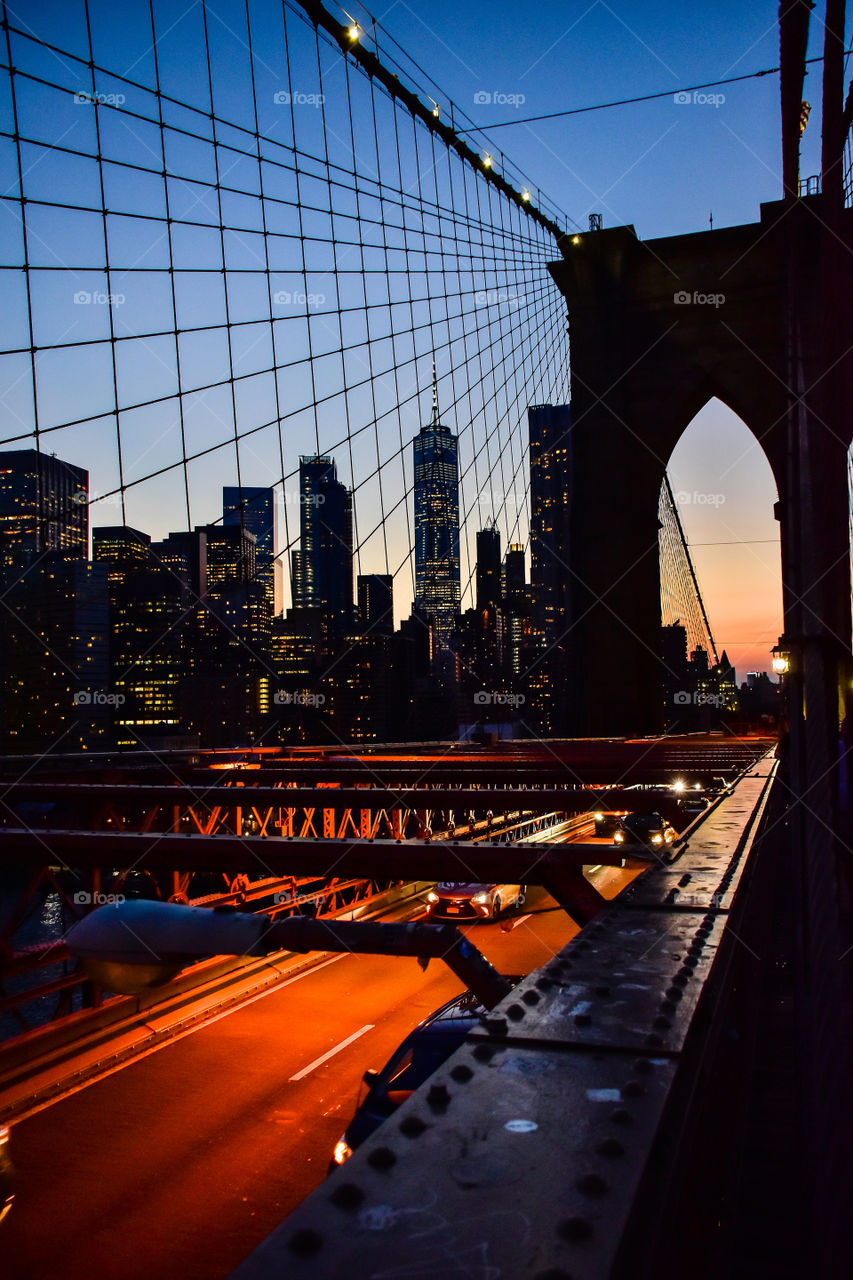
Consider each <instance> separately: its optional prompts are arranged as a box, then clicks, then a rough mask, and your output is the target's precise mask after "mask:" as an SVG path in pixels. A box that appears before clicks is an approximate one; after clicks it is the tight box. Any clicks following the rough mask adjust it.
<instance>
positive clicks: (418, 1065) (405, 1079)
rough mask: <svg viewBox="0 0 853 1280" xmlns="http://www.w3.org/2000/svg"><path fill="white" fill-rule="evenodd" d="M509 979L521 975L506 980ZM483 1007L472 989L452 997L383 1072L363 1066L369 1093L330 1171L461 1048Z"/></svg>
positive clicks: (340, 1142) (514, 979) (409, 1038)
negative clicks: (365, 1068)
mask: <svg viewBox="0 0 853 1280" xmlns="http://www.w3.org/2000/svg"><path fill="white" fill-rule="evenodd" d="M507 981H508V982H511V983H513V984H515V983H517V982H520V981H521V979H520V978H519V977H517V976H516V977H511V978H508V979H507ZM486 1013H487V1010H486V1009H485V1008H484V1007H483V1005H481V1004H480V1002H479V1001H478V999H477V997H476V996H475V995H474V994H473V992H471V991H463V993H462V995H460V996H454V997H453V999H452V1000H448V1001H447V1003H446V1004H443V1005H442V1006H441V1008H440V1009H436V1011H435V1012H434V1013H431V1014H430V1015H429V1017H428V1018H425V1019H424V1021H423V1022H421V1023H420V1024H419V1025H418V1026H417V1027H415V1029H414V1031H411V1032H410V1033H409V1034H408V1035H407V1036H406V1038H405V1040H404V1041H403V1042H402V1044H401V1045H399V1047H398V1048H397V1049H395V1051H394V1052H393V1053H392V1054H391V1057H390V1058H389V1059H388V1061H387V1062H386V1063H385V1066H384V1067H383V1068H382V1070H381V1071H365V1073H364V1083H365V1085H366V1086H367V1093H366V1095H365V1096H364V1097H363V1098H360V1099H359V1103H358V1106H357V1107H356V1111H355V1115H354V1116H353V1118H352V1120H350V1122H349V1124H348V1125H347V1127H346V1130H345V1131H344V1133H343V1134H342V1136H341V1137H340V1138H339V1140H338V1142H337V1143H336V1144H335V1149H334V1152H333V1155H332V1160H331V1164H330V1165H329V1171H330V1172H331V1170H332V1169H333V1168H334V1167H335V1165H340V1164H344V1163H345V1161H347V1160H348V1159H349V1157H350V1156H351V1155H352V1153H353V1151H355V1149H356V1147H359V1146H361V1144H362V1143H363V1142H365V1141H366V1140H367V1139H368V1138H369V1137H370V1136H371V1135H372V1134H373V1133H374V1132H375V1131H376V1130H377V1129H378V1128H379V1126H380V1125H381V1124H382V1123H383V1121H385V1120H387V1119H388V1117H389V1116H390V1115H393V1114H394V1112H395V1111H396V1110H397V1108H398V1107H400V1106H401V1105H402V1104H403V1103H404V1102H405V1101H406V1099H407V1098H408V1097H410V1096H411V1094H412V1092H413V1091H414V1090H415V1089H418V1088H419V1087H420V1086H421V1085H422V1084H423V1083H424V1081H425V1080H428V1079H429V1077H430V1076H431V1075H432V1074H433V1072H434V1071H437V1070H438V1068H439V1067H440V1066H441V1065H442V1064H443V1063H444V1062H446V1061H447V1059H448V1058H449V1057H450V1055H451V1054H452V1053H455V1052H456V1050H457V1049H458V1048H459V1047H460V1045H461V1044H462V1042H463V1041H464V1040H465V1037H466V1036H467V1035H468V1032H469V1031H471V1030H472V1029H473V1028H474V1027H475V1026H477V1023H478V1021H479V1019H480V1018H481V1017H484V1016H485V1015H486Z"/></svg>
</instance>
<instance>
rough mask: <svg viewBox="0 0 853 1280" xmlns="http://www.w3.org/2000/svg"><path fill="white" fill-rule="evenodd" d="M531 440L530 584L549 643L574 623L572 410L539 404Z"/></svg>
mask: <svg viewBox="0 0 853 1280" xmlns="http://www.w3.org/2000/svg"><path fill="white" fill-rule="evenodd" d="M527 421H528V427H529V435H530V585H531V588H532V594H533V607H534V611H535V615H534V616H535V619H536V622H537V624H538V626H539V627H540V628H541V629H542V630H543V631H544V633H545V637H546V639H547V641H548V642H549V643H551V642H552V641H555V640H560V639H561V638H562V637H564V636H565V635H566V632H567V630H568V627H569V620H570V616H571V614H570V597H571V573H570V570H569V565H570V564H571V547H570V537H569V529H570V524H569V519H570V514H571V483H572V453H571V444H572V439H571V410H570V406H569V405H567V404H556V405H551V404H537V405H531V406H530V408H529V409H528V410H527Z"/></svg>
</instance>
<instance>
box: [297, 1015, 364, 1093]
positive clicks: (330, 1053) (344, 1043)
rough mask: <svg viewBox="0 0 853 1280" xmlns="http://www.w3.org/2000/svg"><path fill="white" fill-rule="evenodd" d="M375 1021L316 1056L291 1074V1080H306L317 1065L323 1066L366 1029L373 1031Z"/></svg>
mask: <svg viewBox="0 0 853 1280" xmlns="http://www.w3.org/2000/svg"><path fill="white" fill-rule="evenodd" d="M374 1026H375V1023H373V1022H368V1024H367V1026H365V1027H362V1028H361V1030H360V1031H353V1033H352V1035H351V1036H347V1038H346V1040H342V1041H341V1043H340V1044H336V1045H335V1047H334V1049H330V1050H329V1051H328V1053H324V1054H323V1055H322V1057H319V1058H315V1059H314V1061H313V1062H309V1063H308V1066H307V1067H303V1068H302V1070H301V1071H297V1073H296V1075H295V1076H291V1077H290V1080H291V1082H292V1081H294V1080H304V1079H305V1077H306V1076H308V1075H310V1074H311V1072H312V1071H315V1070H316V1069H317V1067H322V1065H323V1063H324V1062H328V1061H329V1059H330V1058H334V1056H335V1054H336V1053H340V1051H341V1049H346V1047H347V1046H348V1045H351V1044H352V1042H353V1041H354V1040H357V1039H358V1038H359V1036H363V1035H364V1033H365V1032H366V1031H372V1030H373V1028H374Z"/></svg>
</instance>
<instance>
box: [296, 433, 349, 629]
mask: <svg viewBox="0 0 853 1280" xmlns="http://www.w3.org/2000/svg"><path fill="white" fill-rule="evenodd" d="M299 499H300V502H299V508H300V510H299V550H298V551H294V552H292V553H291V573H292V584H291V585H292V591H293V607H294V608H295V609H310V608H312V607H315V606H316V607H319V608H321V609H324V610H325V611H326V612H327V613H328V614H329V616H330V618H331V620H332V621H333V622H334V624H335V625H336V626H337V627H338V628H339V630H342V631H343V630H346V628H347V627H348V626H349V625H350V623H351V622H352V609H353V598H352V587H353V582H352V541H353V540H352V493H351V492H350V490H349V489H347V487H346V485H343V484H341V482H340V481H339V480H338V471H337V467H336V466H335V462H334V459H333V458H326V457H322V456H319V455H318V456H315V457H303V458H300V460H299Z"/></svg>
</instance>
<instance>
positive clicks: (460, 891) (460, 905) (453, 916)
mask: <svg viewBox="0 0 853 1280" xmlns="http://www.w3.org/2000/svg"><path fill="white" fill-rule="evenodd" d="M523 902H524V885H523V884H460V883H457V882H456V881H450V880H448V881H443V882H442V883H441V884H437V885H436V886H435V888H434V889H433V890H432V891H431V892H430V893H428V894H427V912H428V914H429V916H430V918H431V919H439V918H440V919H442V920H486V919H490V918H491V919H494V918H495V917H496V916H499V915H500V913H501V912H502V911H503V910H504V909H505V908H506V907H520V906H521V905H522V904H523Z"/></svg>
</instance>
